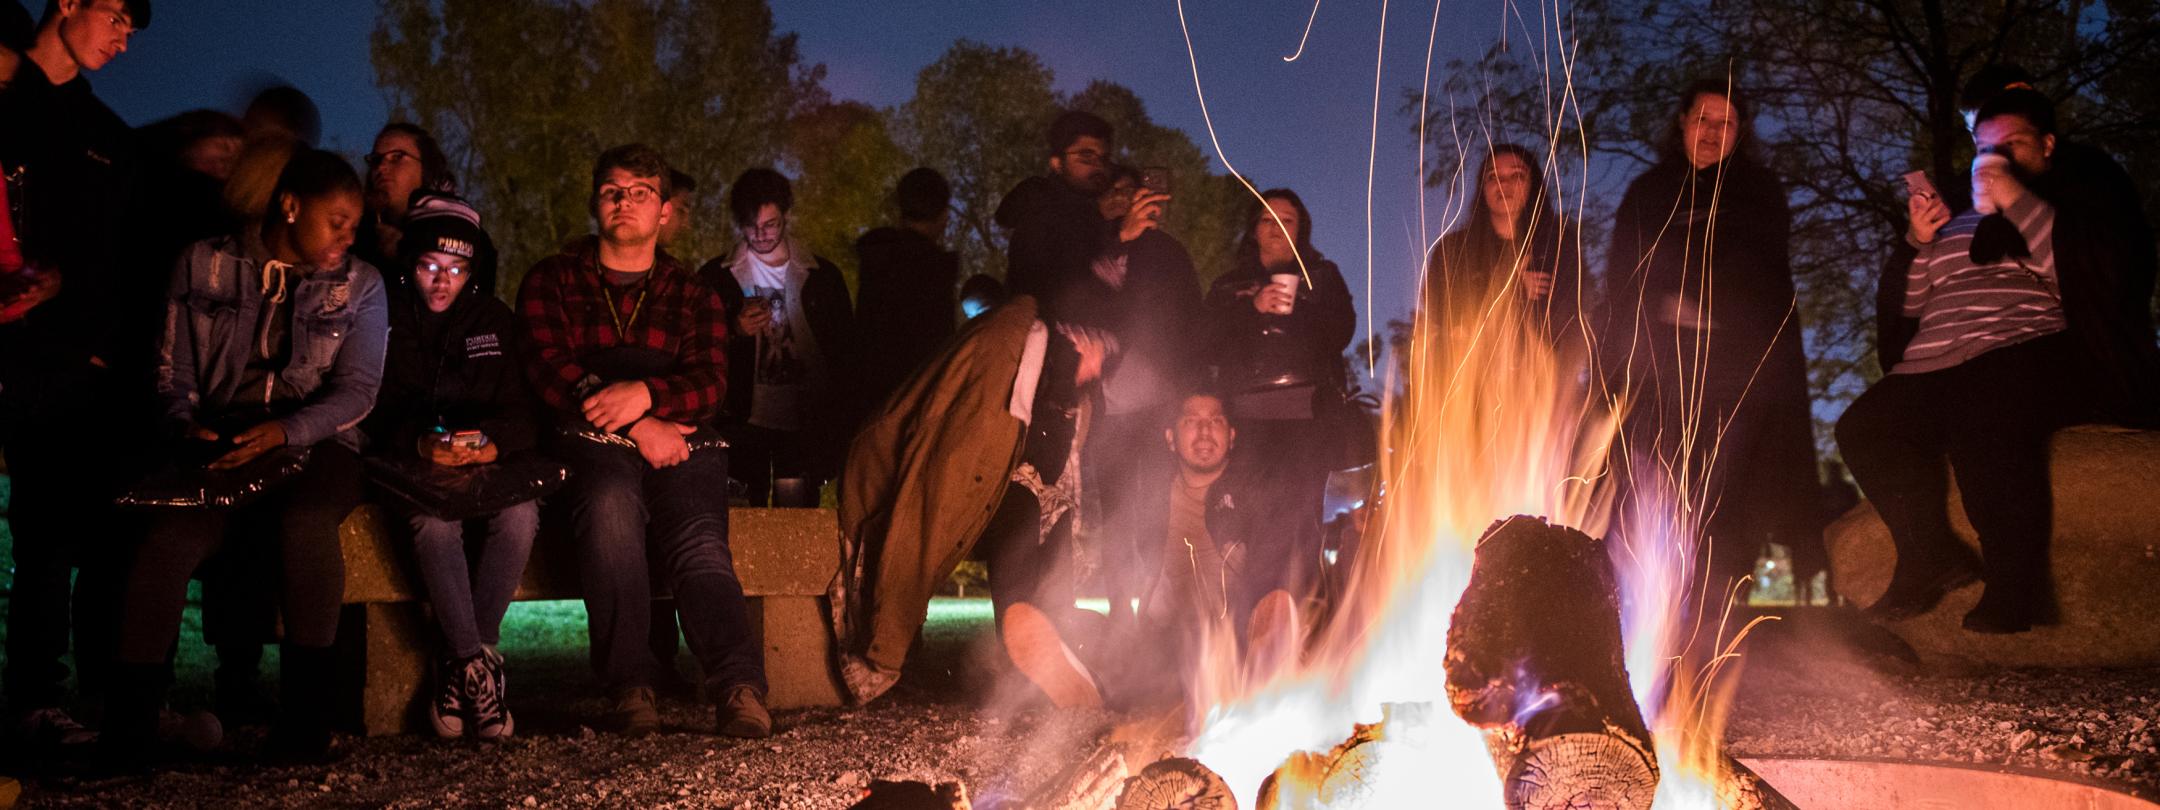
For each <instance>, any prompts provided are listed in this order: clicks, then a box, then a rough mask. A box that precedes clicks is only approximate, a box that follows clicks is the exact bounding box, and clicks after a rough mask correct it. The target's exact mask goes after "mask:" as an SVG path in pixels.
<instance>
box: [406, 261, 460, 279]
mask: <svg viewBox="0 0 2160 810" xmlns="http://www.w3.org/2000/svg"><path fill="white" fill-rule="evenodd" d="M413 270H414V271H415V272H420V273H426V274H428V275H429V276H434V275H438V274H441V273H449V274H450V277H451V278H464V277H465V268H464V267H463V266H460V265H455V264H443V263H441V262H421V263H420V264H418V265H415V266H414V267H413Z"/></svg>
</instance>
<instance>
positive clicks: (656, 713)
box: [608, 686, 660, 737]
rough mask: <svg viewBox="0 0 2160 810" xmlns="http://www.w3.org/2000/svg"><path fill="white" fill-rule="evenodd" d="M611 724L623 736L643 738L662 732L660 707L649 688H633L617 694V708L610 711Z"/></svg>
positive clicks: (609, 719)
mask: <svg viewBox="0 0 2160 810" xmlns="http://www.w3.org/2000/svg"><path fill="white" fill-rule="evenodd" d="M608 721H609V724H610V725H612V726H614V727H615V730H616V731H617V732H619V733H621V734H624V735H627V736H631V737H643V736H645V735H647V734H651V733H653V732H655V731H659V730H660V705H659V703H657V702H656V701H655V700H654V699H653V690H652V687H649V686H632V687H628V688H625V689H622V690H619V691H617V692H616V693H615V707H614V708H612V709H609V710H608Z"/></svg>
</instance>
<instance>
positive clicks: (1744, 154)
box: [1658, 79, 1762, 168]
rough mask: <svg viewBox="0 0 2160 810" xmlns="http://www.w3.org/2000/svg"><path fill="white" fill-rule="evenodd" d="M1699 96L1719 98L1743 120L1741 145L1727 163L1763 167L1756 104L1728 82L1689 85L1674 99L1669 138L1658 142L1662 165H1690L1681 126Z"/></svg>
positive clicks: (1667, 130) (1667, 128)
mask: <svg viewBox="0 0 2160 810" xmlns="http://www.w3.org/2000/svg"><path fill="white" fill-rule="evenodd" d="M1699 96H1718V97H1720V98H1723V99H1725V103H1727V104H1731V105H1732V108H1733V114H1735V115H1738V116H1739V117H1740V143H1739V145H1737V146H1735V147H1733V151H1732V155H1731V156H1730V157H1727V158H1726V161H1728V162H1731V163H1735V164H1739V165H1741V166H1745V167H1750V168H1753V167H1758V166H1761V165H1762V158H1761V156H1760V155H1759V154H1757V149H1756V146H1755V144H1756V143H1757V142H1758V139H1757V138H1756V137H1755V100H1754V99H1753V98H1751V97H1749V96H1748V95H1747V94H1746V93H1745V92H1742V91H1741V89H1740V86H1739V85H1738V84H1735V83H1733V82H1731V81H1729V80H1726V79H1697V80H1695V81H1692V82H1689V83H1688V85H1687V87H1685V88H1683V89H1682V90H1681V92H1680V95H1679V96H1678V97H1676V98H1674V99H1673V101H1674V104H1673V109H1672V113H1671V114H1670V115H1667V116H1666V117H1665V134H1664V136H1663V137H1662V138H1660V139H1659V140H1658V162H1660V163H1682V164H1684V163H1686V162H1687V159H1688V157H1687V134H1686V131H1685V130H1684V129H1683V128H1682V127H1681V125H1680V122H1681V121H1683V120H1685V119H1686V118H1687V114H1688V110H1690V109H1693V108H1694V107H1695V99H1696V98H1697V97H1699Z"/></svg>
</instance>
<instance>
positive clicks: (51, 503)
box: [5, 375, 145, 709]
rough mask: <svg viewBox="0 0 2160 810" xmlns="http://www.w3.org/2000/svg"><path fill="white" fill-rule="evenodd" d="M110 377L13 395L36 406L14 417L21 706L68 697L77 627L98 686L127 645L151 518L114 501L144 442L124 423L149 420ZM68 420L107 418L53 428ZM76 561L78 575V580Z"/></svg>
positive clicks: (13, 601) (16, 697)
mask: <svg viewBox="0 0 2160 810" xmlns="http://www.w3.org/2000/svg"><path fill="white" fill-rule="evenodd" d="M111 382H116V380H114V379H112V378H109V377H107V376H106V375H98V376H96V377H94V378H89V379H83V380H75V381H71V382H70V383H69V384H65V385H62V384H55V385H53V386H50V387H47V388H45V389H42V390H41V391H40V393H42V394H44V396H43V397H42V398H40V399H38V400H37V401H36V402H35V403H34V404H25V403H23V402H21V401H18V402H17V403H16V404H17V405H21V406H23V407H26V408H28V409H29V411H28V412H29V413H31V414H32V415H31V416H30V417H29V418H27V419H26V420H25V421H24V423H23V424H20V425H15V426H12V427H14V428H16V429H14V430H11V431H10V438H9V441H8V444H7V462H8V475H9V476H10V481H11V484H12V487H13V496H12V499H11V502H10V505H9V514H8V516H7V522H8V524H9V530H10V531H11V532H12V534H13V536H14V545H13V556H14V560H13V562H14V567H15V577H14V587H13V591H12V592H11V593H10V594H9V597H8V600H7V662H6V678H5V684H6V686H5V693H6V695H5V696H6V698H7V703H8V704H9V705H11V706H13V707H15V708H17V709H35V708H44V707H50V706H57V705H59V704H60V701H61V699H62V698H63V697H65V695H66V686H65V684H66V681H67V677H68V667H67V665H66V664H65V663H63V659H65V658H66V656H67V653H68V641H69V638H68V636H69V630H70V629H71V627H72V629H73V631H74V647H75V657H74V660H75V667H76V670H77V675H78V676H79V677H78V680H79V682H80V684H79V685H80V686H82V687H83V688H85V689H92V690H94V689H95V688H97V683H96V682H97V681H98V680H99V678H100V676H101V675H102V674H103V673H102V669H103V667H104V666H105V665H107V664H109V663H110V661H111V659H112V655H113V652H114V650H115V649H117V646H118V642H117V641H116V639H115V637H116V635H117V634H118V633H119V629H120V592H121V588H122V578H123V577H124V576H125V575H126V572H127V555H128V553H129V551H130V550H131V549H132V548H133V547H134V546H135V544H136V542H137V541H138V539H139V538H140V537H141V536H142V531H143V522H142V520H141V519H140V517H139V516H137V515H132V514H127V513H124V512H121V511H119V510H116V509H115V508H114V507H113V505H112V499H113V497H114V496H116V495H118V494H119V493H120V491H121V489H122V488H123V487H125V486H126V485H127V484H128V483H129V482H130V481H131V479H132V478H133V477H134V476H135V475H136V474H137V473H139V472H140V471H141V468H142V466H143V465H142V464H141V459H139V458H135V457H134V455H135V453H134V452H133V450H134V449H135V448H140V447H142V446H144V444H145V442H144V441H143V439H142V436H141V435H139V433H140V432H139V431H129V430H125V429H123V427H122V426H131V425H133V424H134V423H135V422H140V421H141V420H140V419H134V420H132V421H131V420H130V417H131V416H139V414H133V413H128V412H127V409H126V408H124V407H116V406H117V405H118V403H122V402H126V401H128V400H126V399H124V398H122V397H121V396H120V394H121V392H120V391H117V390H115V389H114V388H113V386H112V385H110V384H107V383H111ZM11 393H14V392H11ZM61 419H65V420H67V423H69V424H91V425H98V426H100V427H99V428H98V429H93V430H54V429H52V426H53V425H55V424H60V421H59V420H61ZM78 567H79V568H80V569H81V576H80V577H79V578H75V579H73V584H72V587H71V585H70V579H71V576H70V574H71V570H72V569H75V568H78ZM71 595H72V602H73V611H72V615H70V610H69V607H70V597H71ZM71 620H72V621H71Z"/></svg>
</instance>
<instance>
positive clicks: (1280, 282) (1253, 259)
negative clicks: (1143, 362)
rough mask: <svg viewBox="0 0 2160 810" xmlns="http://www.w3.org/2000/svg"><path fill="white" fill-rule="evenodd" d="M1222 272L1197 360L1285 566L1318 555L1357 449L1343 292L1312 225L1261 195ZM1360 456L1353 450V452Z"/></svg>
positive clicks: (1348, 308)
mask: <svg viewBox="0 0 2160 810" xmlns="http://www.w3.org/2000/svg"><path fill="white" fill-rule="evenodd" d="M1260 196H1261V199H1262V200H1263V201H1264V202H1265V204H1264V205H1256V206H1254V210H1253V213H1252V215H1251V217H1250V218H1249V219H1248V220H1247V222H1248V223H1250V224H1248V225H1247V226H1246V231H1245V235H1244V238H1243V239H1242V240H1240V242H1239V244H1238V249H1237V253H1236V254H1235V258H1234V259H1233V264H1232V265H1231V267H1230V271H1229V272H1227V273H1224V274H1222V276H1220V277H1218V278H1216V279H1215V283H1214V285H1213V286H1212V287H1210V288H1209V290H1208V294H1207V299H1206V315H1205V317H1206V331H1207V335H1208V336H1207V338H1206V349H1205V351H1206V356H1207V357H1208V358H1209V362H1210V363H1211V364H1212V365H1213V366H1214V367H1215V374H1216V384H1217V386H1219V387H1220V389H1221V391H1222V392H1223V394H1224V396H1226V397H1228V400H1227V403H1226V404H1227V405H1228V406H1229V408H1230V410H1231V411H1233V412H1235V413H1237V414H1238V416H1239V419H1240V421H1239V423H1238V433H1239V436H1240V437H1241V438H1240V439H1239V443H1240V444H1241V445H1242V446H1243V447H1244V448H1245V451H1246V452H1247V453H1248V454H1250V456H1251V457H1252V458H1253V459H1254V460H1255V461H1256V462H1257V463H1258V466H1259V469H1257V470H1254V471H1253V473H1254V474H1255V475H1258V476H1260V477H1261V479H1262V482H1263V483H1262V484H1261V486H1262V487H1263V490H1264V491H1265V492H1267V493H1268V494H1269V496H1270V497H1271V498H1272V499H1273V500H1274V501H1275V502H1276V503H1275V504H1273V506H1275V507H1279V508H1282V509H1283V510H1284V511H1283V512H1282V514H1284V515H1286V516H1287V517H1286V518H1285V519H1284V520H1282V521H1280V522H1278V523H1277V524H1276V526H1274V527H1273V528H1274V530H1276V531H1280V532H1285V533H1287V535H1288V537H1289V538H1290V539H1289V540H1270V541H1268V542H1280V543H1282V544H1284V547H1285V548H1288V549H1290V551H1288V552H1286V556H1285V559H1288V560H1292V561H1300V560H1303V561H1307V562H1309V561H1310V560H1312V559H1316V558H1317V557H1318V556H1319V553H1320V541H1321V537H1320V518H1321V511H1322V508H1323V507H1322V504H1323V501H1324V496H1325V494H1326V492H1325V491H1326V488H1327V474H1328V472H1330V471H1332V470H1338V469H1343V468H1346V467H1353V466H1357V464H1360V463H1363V462H1364V461H1367V460H1369V459H1364V458H1356V457H1354V456H1358V455H1360V454H1361V453H1362V450H1363V449H1364V448H1363V447H1362V445H1360V444H1358V443H1356V441H1355V440H1356V439H1358V438H1360V437H1358V436H1355V435H1353V433H1352V432H1351V431H1349V430H1347V429H1338V428H1339V427H1341V426H1343V425H1345V424H1346V423H1348V422H1349V421H1350V417H1351V414H1350V413H1349V409H1350V407H1351V406H1350V405H1349V404H1348V403H1347V402H1346V401H1345V398H1344V392H1343V385H1344V381H1345V379H1344V378H1345V376H1346V374H1345V369H1344V367H1343V352H1344V351H1345V350H1347V349H1348V348H1349V346H1350V339H1351V337H1352V335H1353V334H1354V333H1355V332H1356V331H1357V310H1356V309H1355V307H1354V305H1353V304H1352V302H1351V299H1350V288H1349V285H1347V284H1345V283H1344V282H1343V277H1342V272H1341V271H1340V270H1337V269H1336V267H1335V263H1334V262H1331V261H1328V260H1327V258H1326V257H1323V256H1321V255H1320V251H1319V250H1318V249H1317V248H1315V247H1313V244H1312V229H1313V223H1312V216H1311V214H1310V213H1309V212H1308V210H1307V209H1306V208H1305V203H1304V201H1303V200H1301V199H1299V197H1298V195H1297V193H1296V192H1294V191H1291V190H1289V189H1281V188H1278V189H1269V190H1267V191H1264V192H1261V194H1260ZM1354 449H1355V450H1357V451H1358V452H1353V450H1354Z"/></svg>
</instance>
